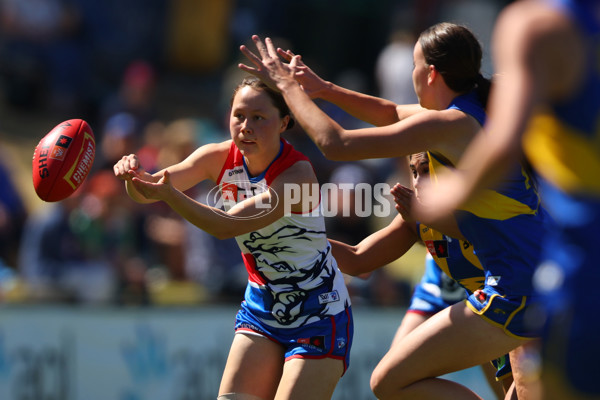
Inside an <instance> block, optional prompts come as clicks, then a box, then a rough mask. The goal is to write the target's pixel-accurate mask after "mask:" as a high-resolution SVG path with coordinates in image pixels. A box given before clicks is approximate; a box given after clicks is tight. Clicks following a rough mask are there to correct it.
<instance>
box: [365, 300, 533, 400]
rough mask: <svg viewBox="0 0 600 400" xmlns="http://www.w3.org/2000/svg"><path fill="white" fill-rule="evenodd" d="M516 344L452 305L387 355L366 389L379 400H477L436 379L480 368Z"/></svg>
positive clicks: (460, 305) (461, 306)
mask: <svg viewBox="0 0 600 400" xmlns="http://www.w3.org/2000/svg"><path fill="white" fill-rule="evenodd" d="M521 343H522V341H521V340H519V339H516V338H513V337H511V336H508V335H507V334H505V333H504V332H503V331H502V330H501V329H500V328H497V327H495V326H493V325H491V324H490V323H488V322H486V321H485V320H484V319H483V318H481V317H480V316H478V315H476V314H475V313H473V312H472V311H471V310H470V309H468V308H467V307H466V304H465V303H464V302H461V303H457V304H455V305H453V306H451V307H448V308H447V309H445V310H442V311H440V312H439V313H437V314H435V315H434V316H432V317H431V318H429V319H428V320H427V321H425V322H424V323H423V324H421V325H420V326H418V327H417V328H416V329H414V330H413V331H412V332H411V333H409V334H408V335H407V336H405V338H404V339H403V340H401V341H400V343H399V344H398V345H395V346H394V347H393V348H392V349H390V350H389V351H388V353H387V354H386V355H385V356H384V357H383V359H382V360H381V361H380V362H379V364H378V365H377V367H376V368H375V370H374V371H373V375H372V376H371V388H372V389H373V391H374V393H375V395H376V396H377V397H378V398H379V399H396V398H403V399H404V398H418V399H440V398H452V399H462V398H464V399H469V398H471V399H478V398H479V397H478V396H477V395H475V394H474V393H473V392H471V391H470V390H469V389H467V388H465V387H464V386H462V385H460V384H457V383H455V382H450V381H447V380H444V379H438V378H435V377H437V376H441V375H444V374H447V373H450V372H454V371H459V370H462V369H466V368H470V367H473V366H475V365H479V364H482V363H484V362H487V361H489V360H491V359H493V358H495V357H498V356H499V355H502V354H506V353H508V352H509V351H510V350H512V349H514V348H516V347H518V346H519V345H520V344H521Z"/></svg>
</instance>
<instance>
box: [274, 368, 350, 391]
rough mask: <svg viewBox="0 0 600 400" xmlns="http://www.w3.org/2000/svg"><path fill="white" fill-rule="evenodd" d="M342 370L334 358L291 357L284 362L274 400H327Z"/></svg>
mask: <svg viewBox="0 0 600 400" xmlns="http://www.w3.org/2000/svg"><path fill="white" fill-rule="evenodd" d="M343 372H344V362H343V361H342V360H340V359H335V358H319V359H307V358H292V359H290V360H288V361H287V362H286V363H285V366H284V368H283V376H282V377H281V382H280V384H279V389H278V390H277V396H276V397H275V399H276V400H284V399H285V400H306V399H311V400H328V399H331V397H332V396H333V392H334V390H335V387H336V385H337V383H338V381H339V380H340V378H341V376H342V373H343Z"/></svg>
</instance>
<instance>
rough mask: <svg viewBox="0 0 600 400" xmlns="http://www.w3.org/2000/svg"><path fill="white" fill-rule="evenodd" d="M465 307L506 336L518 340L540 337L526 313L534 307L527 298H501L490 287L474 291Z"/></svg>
mask: <svg viewBox="0 0 600 400" xmlns="http://www.w3.org/2000/svg"><path fill="white" fill-rule="evenodd" d="M467 306H468V307H469V308H470V309H471V310H472V311H473V312H474V313H475V314H478V315H481V316H482V317H483V318H484V319H485V320H486V321H488V322H490V323H492V324H494V325H496V326H499V327H501V328H502V329H504V332H506V334H508V335H510V336H513V337H517V338H519V339H533V338H536V337H539V336H540V332H539V330H536V329H534V328H533V327H532V325H531V322H530V320H529V318H530V316H528V315H527V311H528V310H529V309H530V308H533V307H534V306H535V302H534V301H533V300H532V298H531V297H529V296H512V297H511V296H501V295H500V294H499V293H497V292H496V291H495V290H494V289H493V288H492V287H491V286H486V287H484V288H483V289H482V290H476V291H475V292H474V293H473V294H471V295H470V296H469V297H467Z"/></svg>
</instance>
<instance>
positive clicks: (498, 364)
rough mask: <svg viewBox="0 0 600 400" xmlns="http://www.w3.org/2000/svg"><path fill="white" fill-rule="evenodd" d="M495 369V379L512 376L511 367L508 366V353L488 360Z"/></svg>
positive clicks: (499, 379)
mask: <svg viewBox="0 0 600 400" xmlns="http://www.w3.org/2000/svg"><path fill="white" fill-rule="evenodd" d="M490 362H491V363H492V365H493V366H494V369H495V370H496V380H497V381H501V380H503V379H505V378H508V377H510V376H512V367H511V366H510V357H509V356H508V354H505V355H503V356H502V357H498V358H496V359H495V360H492V361H490Z"/></svg>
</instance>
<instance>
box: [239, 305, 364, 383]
mask: <svg viewBox="0 0 600 400" xmlns="http://www.w3.org/2000/svg"><path fill="white" fill-rule="evenodd" d="M235 332H236V333H247V334H257V335H260V336H264V337H266V338H268V339H271V340H272V341H274V342H277V343H279V344H281V345H282V346H283V347H284V349H285V360H286V361H288V360H290V359H292V358H312V359H318V358H335V359H338V360H342V361H343V362H344V373H345V372H346V370H347V369H348V366H349V365H350V349H351V347H352V337H353V335H354V323H353V320H352V308H351V307H348V308H346V310H345V311H343V312H341V313H338V314H337V315H333V316H330V317H327V318H324V319H322V320H320V321H318V322H313V323H312V324H308V325H305V326H301V327H299V328H291V329H278V328H273V327H270V326H268V325H264V324H262V323H261V322H260V321H259V320H258V319H256V318H254V316H253V315H252V314H251V313H250V312H249V311H248V310H247V309H244V308H242V309H240V311H238V313H237V316H236V319H235ZM342 375H343V374H342Z"/></svg>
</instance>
